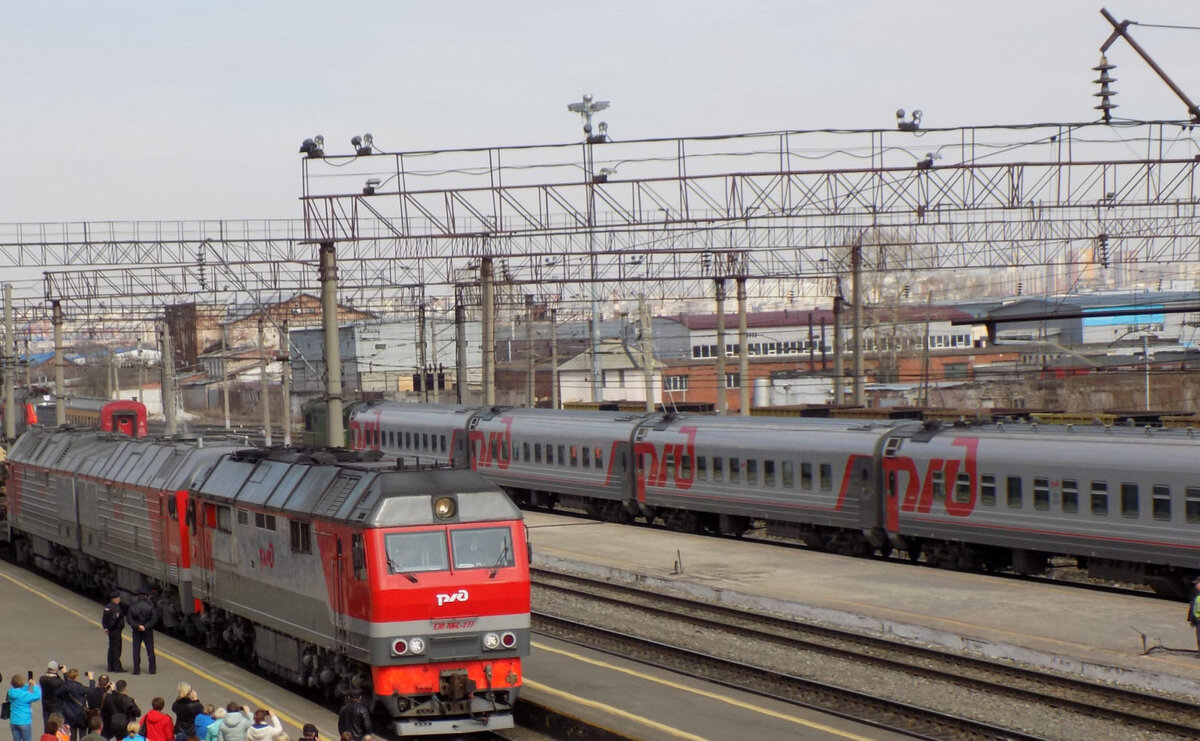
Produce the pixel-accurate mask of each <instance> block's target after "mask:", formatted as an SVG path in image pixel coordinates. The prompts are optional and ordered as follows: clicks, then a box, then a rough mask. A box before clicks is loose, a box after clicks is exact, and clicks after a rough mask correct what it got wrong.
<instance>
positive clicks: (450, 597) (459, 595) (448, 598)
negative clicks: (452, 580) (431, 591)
mask: <svg viewBox="0 0 1200 741" xmlns="http://www.w3.org/2000/svg"><path fill="white" fill-rule="evenodd" d="M470 598H471V595H470V594H468V593H467V590H465V589H460V590H458V591H457V592H451V593H450V594H444V593H443V594H439V595H438V596H437V601H438V607H441V606H442V605H446V604H449V603H451V602H466V601H467V600H468V599H470Z"/></svg>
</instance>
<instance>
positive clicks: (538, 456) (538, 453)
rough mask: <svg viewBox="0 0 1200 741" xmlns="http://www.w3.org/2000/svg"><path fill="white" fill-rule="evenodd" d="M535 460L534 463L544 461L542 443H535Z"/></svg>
mask: <svg viewBox="0 0 1200 741" xmlns="http://www.w3.org/2000/svg"><path fill="white" fill-rule="evenodd" d="M533 462H534V463H541V462H542V444H541V443H534V444H533Z"/></svg>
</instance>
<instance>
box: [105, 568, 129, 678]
mask: <svg viewBox="0 0 1200 741" xmlns="http://www.w3.org/2000/svg"><path fill="white" fill-rule="evenodd" d="M100 627H102V628H104V632H105V633H107V634H108V670H109V671H110V672H123V671H125V667H123V666H121V629H122V628H124V627H125V616H124V615H122V614H121V592H120V590H117V589H114V590H113V591H111V592H109V593H108V604H106V605H105V606H104V616H103V617H102V618H100Z"/></svg>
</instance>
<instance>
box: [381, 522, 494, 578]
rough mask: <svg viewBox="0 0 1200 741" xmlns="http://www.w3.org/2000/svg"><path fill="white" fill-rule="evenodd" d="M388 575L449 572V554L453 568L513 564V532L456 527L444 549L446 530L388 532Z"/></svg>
mask: <svg viewBox="0 0 1200 741" xmlns="http://www.w3.org/2000/svg"><path fill="white" fill-rule="evenodd" d="M384 543H385V547H386V548H387V560H388V573H390V574H400V575H402V576H408V577H409V578H410V579H412V574H414V573H419V572H422V571H448V570H449V569H450V564H451V558H450V555H449V554H450V552H451V551H452V552H453V554H454V558H453V564H454V568H455V569H499V568H501V567H504V566H512V565H513V563H514V562H513V542H512V531H511V530H510V529H509V528H506V527H477V528H456V529H454V530H451V531H450V543H449V545H450V548H449V549H448V548H447V542H446V531H445V530H428V531H425V532H417V533H412V532H409V533H388V534H387V535H386V536H385V539H384Z"/></svg>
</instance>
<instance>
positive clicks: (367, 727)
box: [338, 690, 371, 741]
mask: <svg viewBox="0 0 1200 741" xmlns="http://www.w3.org/2000/svg"><path fill="white" fill-rule="evenodd" d="M343 733H349V734H350V738H351V741H362V737H363V736H365V735H367V734H368V733H371V712H370V711H369V710H367V706H366V705H363V704H362V693H361V692H359V691H358V690H350V694H348V695H346V704H345V705H343V706H342V709H341V711H340V712H339V713H338V734H339V735H340V734H343Z"/></svg>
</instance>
